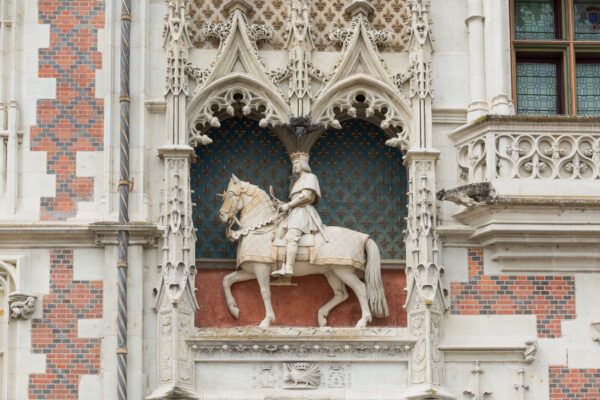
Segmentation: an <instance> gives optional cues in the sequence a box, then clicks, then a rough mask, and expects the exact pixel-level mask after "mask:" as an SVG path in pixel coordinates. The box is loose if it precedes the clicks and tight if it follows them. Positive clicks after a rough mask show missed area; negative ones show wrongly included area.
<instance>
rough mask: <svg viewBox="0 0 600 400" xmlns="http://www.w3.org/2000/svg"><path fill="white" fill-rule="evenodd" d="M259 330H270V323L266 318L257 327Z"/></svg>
mask: <svg viewBox="0 0 600 400" xmlns="http://www.w3.org/2000/svg"><path fill="white" fill-rule="evenodd" d="M259 327H260V328H263V329H265V328H270V327H271V321H270V320H269V319H268V318H265V319H263V320H262V322H261V323H260V325H259Z"/></svg>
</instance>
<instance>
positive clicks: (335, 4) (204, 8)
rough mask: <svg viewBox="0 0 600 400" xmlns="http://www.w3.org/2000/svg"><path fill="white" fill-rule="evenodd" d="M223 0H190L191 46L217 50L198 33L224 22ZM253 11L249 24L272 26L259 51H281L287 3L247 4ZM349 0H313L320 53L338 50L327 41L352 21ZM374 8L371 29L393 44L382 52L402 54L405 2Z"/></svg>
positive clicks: (382, 0)
mask: <svg viewBox="0 0 600 400" xmlns="http://www.w3.org/2000/svg"><path fill="white" fill-rule="evenodd" d="M224 3H225V2H224V1H223V0H193V1H191V2H190V3H189V8H188V13H189V15H190V19H191V24H190V35H191V37H192V42H193V43H194V46H196V47H198V48H217V47H218V46H219V43H218V42H211V41H204V40H203V38H202V34H201V33H200V31H201V28H202V26H203V25H204V24H205V23H207V22H214V23H222V22H225V21H226V20H227V16H225V15H224V14H223V4H224ZM250 3H251V4H252V6H253V12H252V14H251V15H250V17H249V21H248V22H249V23H250V24H261V25H269V26H271V27H273V31H274V37H273V40H272V41H271V43H270V44H269V43H259V48H264V49H275V50H280V49H282V48H283V46H284V45H285V41H286V24H287V19H288V12H289V3H290V1H289V0H255V1H251V2H250ZM350 3H351V0H313V2H312V7H311V18H312V24H313V35H314V41H315V47H316V49H317V50H319V51H336V50H339V48H337V47H335V45H334V44H332V43H331V40H329V33H330V32H331V31H332V30H333V29H335V28H345V27H347V26H348V23H349V21H350V19H351V16H350V15H349V14H346V13H345V11H344V10H345V8H346V7H347V6H348V5H350ZM369 3H370V4H371V5H372V6H373V8H374V9H375V14H374V15H373V17H372V18H371V27H372V28H373V29H378V30H387V31H389V32H390V33H392V41H391V43H390V44H389V46H386V47H383V48H382V51H384V52H385V51H401V50H403V49H404V48H405V46H406V45H407V43H408V39H409V38H410V33H409V28H410V23H409V14H408V11H407V8H406V1H405V0H371V1H370V2H369Z"/></svg>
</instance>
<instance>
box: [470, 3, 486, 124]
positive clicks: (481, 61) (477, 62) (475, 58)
mask: <svg viewBox="0 0 600 400" xmlns="http://www.w3.org/2000/svg"><path fill="white" fill-rule="evenodd" d="M483 22H484V17H483V4H482V0H469V16H468V17H467V19H466V20H465V23H466V24H467V27H468V29H469V75H470V77H471V81H470V86H471V90H470V94H471V98H470V103H469V105H468V107H467V120H468V121H474V120H476V119H477V118H479V117H481V116H483V115H485V114H486V113H487V111H488V104H487V98H486V90H485V48H484V34H483Z"/></svg>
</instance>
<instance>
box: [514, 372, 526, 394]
mask: <svg viewBox="0 0 600 400" xmlns="http://www.w3.org/2000/svg"><path fill="white" fill-rule="evenodd" d="M517 374H518V375H519V380H518V383H515V389H516V391H517V399H518V400H525V399H526V393H527V391H528V390H529V385H526V384H525V370H524V369H523V368H519V371H518V372H517Z"/></svg>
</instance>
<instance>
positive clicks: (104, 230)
mask: <svg viewBox="0 0 600 400" xmlns="http://www.w3.org/2000/svg"><path fill="white" fill-rule="evenodd" d="M89 228H90V230H91V231H92V232H93V233H94V235H95V241H96V244H97V245H98V246H102V247H104V246H107V245H112V246H117V245H118V243H119V231H127V232H129V236H128V237H129V245H130V246H132V245H133V246H135V245H142V246H144V248H147V249H148V248H154V247H157V245H158V239H159V238H160V236H161V232H160V231H159V230H158V228H157V226H156V225H154V224H146V223H130V224H127V225H120V224H118V223H115V222H94V223H91V224H90V225H89Z"/></svg>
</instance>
